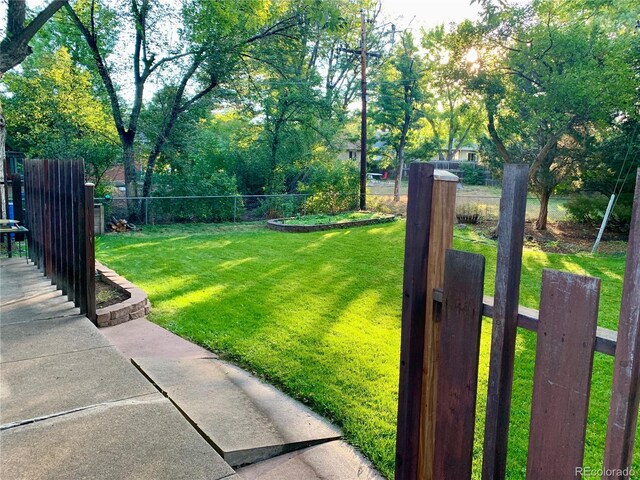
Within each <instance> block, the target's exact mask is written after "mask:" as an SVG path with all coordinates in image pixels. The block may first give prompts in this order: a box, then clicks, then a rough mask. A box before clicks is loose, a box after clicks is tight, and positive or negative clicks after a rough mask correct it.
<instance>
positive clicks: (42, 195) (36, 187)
mask: <svg viewBox="0 0 640 480" xmlns="http://www.w3.org/2000/svg"><path fill="white" fill-rule="evenodd" d="M84 178H85V174H84V161H83V160H25V163H24V186H25V201H26V211H27V219H26V220H27V228H28V230H29V233H28V235H27V238H28V245H29V257H30V258H31V260H33V262H34V263H35V264H36V266H37V267H38V268H39V269H40V270H41V271H42V272H43V273H44V274H45V275H46V276H47V277H49V278H50V279H51V283H52V284H54V285H56V286H57V287H58V289H60V290H62V294H63V295H67V297H68V298H69V300H70V301H72V302H74V304H75V305H76V306H77V307H79V308H80V313H82V314H84V315H86V316H87V317H88V318H89V319H90V320H91V321H92V322H94V323H95V316H96V313H95V312H96V299H95V252H94V235H93V190H94V186H93V184H91V183H86V184H85V182H84Z"/></svg>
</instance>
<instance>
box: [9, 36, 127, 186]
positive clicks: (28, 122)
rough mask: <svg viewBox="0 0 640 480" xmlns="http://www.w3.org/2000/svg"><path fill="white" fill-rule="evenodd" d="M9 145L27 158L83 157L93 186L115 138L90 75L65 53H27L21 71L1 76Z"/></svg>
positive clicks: (111, 156)
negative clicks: (3, 81)
mask: <svg viewBox="0 0 640 480" xmlns="http://www.w3.org/2000/svg"><path fill="white" fill-rule="evenodd" d="M4 79H5V81H6V85H7V89H8V94H7V95H6V98H5V99H4V102H5V109H6V112H5V113H6V116H7V120H8V122H9V125H10V126H11V129H10V133H11V135H10V137H9V142H10V145H11V147H12V148H13V149H15V150H20V151H23V152H24V153H26V154H27V155H28V156H31V157H45V158H62V159H65V158H84V159H85V163H86V166H87V173H88V175H89V176H90V177H91V178H93V179H94V180H95V181H96V184H97V185H98V187H99V186H100V185H99V184H100V181H101V179H102V176H103V175H104V173H105V172H106V170H108V169H109V168H110V167H111V166H112V165H113V164H114V162H115V161H116V159H117V151H118V142H117V137H116V132H115V129H114V128H113V124H112V123H111V121H110V115H109V112H108V107H107V106H106V105H104V103H102V101H101V100H100V99H99V98H96V97H95V96H94V95H93V94H92V92H91V76H90V74H89V73H88V72H87V71H86V70H83V69H80V68H78V67H76V66H75V65H74V63H73V61H72V60H71V56H70V55H69V52H68V51H67V50H66V49H65V48H61V49H59V50H58V51H56V52H54V53H53V54H50V55H49V54H47V55H42V56H37V57H36V56H32V57H30V58H29V59H28V60H27V61H26V62H24V63H23V73H22V74H18V73H11V72H9V73H7V74H5V77H4Z"/></svg>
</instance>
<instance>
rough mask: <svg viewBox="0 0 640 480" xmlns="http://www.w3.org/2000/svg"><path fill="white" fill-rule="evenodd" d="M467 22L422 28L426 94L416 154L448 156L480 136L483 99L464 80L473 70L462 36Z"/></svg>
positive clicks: (421, 155)
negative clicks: (450, 25)
mask: <svg viewBox="0 0 640 480" xmlns="http://www.w3.org/2000/svg"><path fill="white" fill-rule="evenodd" d="M465 28H468V25H467V24H463V25H461V26H459V27H458V28H457V29H453V30H451V31H447V30H446V29H445V26H444V25H439V26H437V27H435V28H433V29H432V30H429V31H426V32H423V36H422V39H421V44H422V48H423V50H422V61H423V68H424V72H423V76H424V78H423V82H424V84H425V87H424V88H425V90H426V91H428V93H429V97H428V98H427V101H426V102H424V104H423V105H422V110H423V118H422V120H421V122H420V127H421V128H420V131H419V133H418V139H417V140H416V144H417V149H416V154H417V156H418V157H419V158H423V159H430V158H432V157H433V156H434V155H438V157H439V158H440V159H441V160H451V159H452V158H453V157H454V155H455V153H456V152H457V151H458V150H459V149H460V148H462V147H465V146H469V145H473V144H475V143H476V142H477V140H478V138H481V137H482V136H483V133H484V132H483V131H482V127H483V122H482V116H483V114H484V110H483V108H482V102H481V99H480V97H479V95H478V94H477V92H474V91H473V90H470V89H468V88H466V85H465V82H466V81H467V80H468V78H469V76H470V75H471V74H472V72H473V68H474V67H473V65H472V64H470V61H469V59H468V55H469V49H468V46H467V44H466V39H465V33H464V32H465Z"/></svg>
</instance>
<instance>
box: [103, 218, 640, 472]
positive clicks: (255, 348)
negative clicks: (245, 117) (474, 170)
mask: <svg viewBox="0 0 640 480" xmlns="http://www.w3.org/2000/svg"><path fill="white" fill-rule="evenodd" d="M404 229H405V222H404V221H398V222H394V223H390V224H384V225H378V226H372V227H360V228H354V229H348V230H335V231H330V232H318V233H307V234H290V233H280V232H273V231H271V230H267V229H265V228H264V227H263V226H262V225H255V224H254V225H226V226H224V225H223V226H206V225H185V226H179V227H147V228H145V229H144V231H143V232H138V233H131V234H125V235H107V236H103V237H99V238H98V240H97V242H96V243H97V257H98V260H100V261H101V262H103V263H105V264H106V265H108V266H110V267H112V268H114V269H115V270H116V271H117V272H119V273H120V274H122V275H124V276H125V277H127V278H128V279H129V280H131V281H133V282H134V283H136V284H137V285H138V286H140V287H141V288H143V289H144V290H145V291H147V292H148V294H149V297H150V299H151V302H152V304H153V312H152V315H151V320H153V321H154V322H157V323H158V324H160V325H162V326H164V327H166V328H169V329H170V330H172V331H174V332H176V333H178V334H179V335H182V336H183V337H186V338H189V339H191V340H193V341H195V342H198V343H199V344H201V345H204V346H206V347H207V348H209V349H211V350H213V351H215V352H219V353H221V354H223V355H224V356H225V357H226V358H230V359H232V360H233V361H235V362H237V363H239V364H241V365H243V366H245V367H248V368H250V369H251V370H252V371H254V372H256V373H257V374H259V375H262V376H264V377H266V378H267V379H269V380H270V381H271V382H273V383H274V384H276V385H279V386H280V387H281V388H282V389H283V390H285V391H286V392H288V393H290V394H291V395H293V396H294V397H296V398H298V399H301V400H302V401H304V402H306V403H308V404H309V405H311V406H312V407H313V408H314V409H315V410H316V411H318V412H319V413H321V414H323V415H325V416H327V417H329V418H331V419H332V420H334V421H335V422H337V423H338V424H339V425H340V426H341V427H342V428H343V430H344V432H345V434H346V436H347V439H348V440H349V441H350V442H351V443H352V444H354V445H356V446H358V447H359V448H360V449H361V450H362V451H363V452H364V453H365V454H366V455H367V456H368V457H369V458H370V459H371V460H372V461H373V462H374V463H375V465H376V466H377V467H378V468H379V469H380V470H381V471H382V472H383V473H384V474H385V475H386V476H388V477H392V476H393V473H392V472H393V459H394V448H395V421H396V403H397V388H398V386H397V384H398V378H397V377H398V363H399V344H400V306H401V297H402V294H401V292H402V258H403V249H404ZM474 235H476V234H475V233H473V232H472V231H466V230H463V231H456V240H455V245H456V248H459V249H463V250H467V251H472V252H477V253H482V254H484V255H485V256H486V258H487V280H486V290H485V293H486V294H492V292H493V280H494V272H495V259H496V250H495V246H494V244H492V243H491V242H489V241H486V240H484V241H483V240H481V239H478V238H472V237H474ZM478 240H480V241H478ZM547 267H550V268H558V269H564V270H569V271H572V272H577V273H581V274H588V275H594V276H598V277H601V278H602V279H603V285H602V297H601V302H600V318H599V324H600V325H602V326H605V327H608V328H615V327H616V324H617V315H618V308H619V303H620V297H621V289H622V288H621V287H622V276H623V271H624V258H623V257H620V256H617V257H611V256H610V257H605V256H601V257H597V258H592V257H590V256H587V255H584V256H582V255H572V256H569V255H564V256H563V255H552V254H545V253H542V252H537V251H526V252H525V256H524V264H523V283H522V288H521V291H522V299H521V303H522V304H524V305H526V306H529V307H537V301H538V296H539V290H540V276H541V271H542V269H543V268H547ZM490 327H491V325H490V322H489V321H485V322H484V324H483V333H484V334H483V339H482V351H481V371H480V386H479V390H478V393H479V395H478V397H479V407H478V422H477V423H478V426H477V433H478V435H479V438H480V439H481V438H482V437H481V432H482V430H483V424H482V419H483V413H482V412H483V408H484V402H485V397H486V381H487V379H486V375H487V370H488V346H489V342H490V338H489V335H488V334H489V333H490V330H491V328H490ZM534 352H535V335H534V334H532V333H529V332H523V333H521V334H520V335H519V337H518V343H517V359H516V375H515V377H516V380H515V384H514V396H513V414H512V426H511V429H510V445H509V446H510V450H509V452H510V453H509V459H508V478H510V479H513V478H524V472H525V468H526V450H527V444H528V438H527V431H528V426H529V425H528V424H529V410H530V398H531V381H532V376H533V370H532V367H533V355H534ZM612 365H613V362H612V359H611V358H610V357H606V356H604V355H601V354H596V359H595V365H594V379H593V388H592V399H591V405H590V418H589V429H588V437H587V445H586V458H585V465H586V466H589V467H594V468H595V467H598V466H599V465H600V464H601V457H602V451H603V444H604V435H605V431H606V421H607V414H608V401H609V395H610V393H609V392H610V385H611V372H612ZM476 444H477V448H476V451H475V462H476V463H475V467H476V477H477V478H479V475H477V471H478V470H479V467H480V462H481V443H480V442H479V441H477V442H476ZM637 451H638V449H636V452H637ZM635 469H636V471H640V464H639V463H638V461H637V455H636V463H635Z"/></svg>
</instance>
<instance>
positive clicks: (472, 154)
mask: <svg viewBox="0 0 640 480" xmlns="http://www.w3.org/2000/svg"><path fill="white" fill-rule="evenodd" d="M467 160H468V161H470V162H475V161H476V154H475V152H469V153H467Z"/></svg>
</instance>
